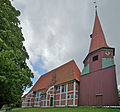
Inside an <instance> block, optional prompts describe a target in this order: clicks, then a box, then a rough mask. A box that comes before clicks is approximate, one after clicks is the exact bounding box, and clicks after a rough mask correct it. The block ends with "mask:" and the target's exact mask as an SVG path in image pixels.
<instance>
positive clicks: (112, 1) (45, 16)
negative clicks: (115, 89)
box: [13, 0, 120, 91]
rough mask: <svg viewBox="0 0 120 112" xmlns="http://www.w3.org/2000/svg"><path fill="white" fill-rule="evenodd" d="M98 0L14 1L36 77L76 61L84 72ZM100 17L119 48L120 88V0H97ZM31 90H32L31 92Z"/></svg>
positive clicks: (108, 36)
mask: <svg viewBox="0 0 120 112" xmlns="http://www.w3.org/2000/svg"><path fill="white" fill-rule="evenodd" d="M93 1H94V0H14V1H13V5H14V6H15V7H16V8H17V9H19V10H20V11H21V16H20V17H19V19H20V21H21V26H22V28H23V29H22V32H23V35H24V38H25V42H24V45H25V47H26V49H27V52H28V53H29V56H30V59H29V61H28V60H27V63H28V66H29V67H30V69H31V70H32V71H33V73H34V75H35V78H34V79H33V83H35V82H36V80H37V79H38V78H39V77H40V75H42V74H44V73H46V72H48V71H50V70H52V69H54V68H56V67H58V66H60V65H62V64H64V63H66V62H68V61H70V60H72V59H74V60H75V61H76V63H77V65H78V67H79V68H80V70H81V71H82V69H83V63H82V62H83V60H84V58H85V57H86V55H87V53H88V50H89V46H90V37H89V35H90V34H91V33H92V30H93V25H94V18H95V10H94V5H93ZM97 1H98V15H99V19H100V22H101V25H102V28H103V31H104V34H105V37H106V41H107V43H108V45H109V46H110V47H114V48H116V56H115V63H116V65H117V68H116V69H117V82H118V84H119V85H120V75H119V73H120V69H119V68H120V60H119V57H120V49H119V48H120V38H119V32H120V13H119V11H120V7H119V4H120V0H97ZM27 91H28V90H27Z"/></svg>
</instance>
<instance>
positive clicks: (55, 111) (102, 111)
mask: <svg viewBox="0 0 120 112" xmlns="http://www.w3.org/2000/svg"><path fill="white" fill-rule="evenodd" d="M10 112H120V109H112V108H104V107H64V108H16V109H13V110H12V111H10Z"/></svg>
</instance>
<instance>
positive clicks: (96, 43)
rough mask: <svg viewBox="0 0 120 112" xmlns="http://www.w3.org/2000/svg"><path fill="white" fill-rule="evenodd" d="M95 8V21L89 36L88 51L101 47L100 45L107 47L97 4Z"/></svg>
mask: <svg viewBox="0 0 120 112" xmlns="http://www.w3.org/2000/svg"><path fill="white" fill-rule="evenodd" d="M95 9H96V16H95V23H94V28H93V33H92V36H91V39H92V40H91V44H90V49H89V53H91V52H93V51H95V50H97V49H99V48H102V47H108V45H107V43H106V40H105V36H104V33H103V30H102V27H101V24H100V21H99V18H98V14H97V5H96V6H95Z"/></svg>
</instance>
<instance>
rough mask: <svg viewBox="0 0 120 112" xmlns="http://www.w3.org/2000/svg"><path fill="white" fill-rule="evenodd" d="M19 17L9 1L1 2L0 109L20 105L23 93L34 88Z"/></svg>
mask: <svg viewBox="0 0 120 112" xmlns="http://www.w3.org/2000/svg"><path fill="white" fill-rule="evenodd" d="M18 16H20V12H19V11H18V10H16V9H15V8H14V7H13V6H12V4H11V2H10V1H9V0H0V108H1V107H2V106H3V105H5V104H7V105H10V104H15V105H16V104H18V103H20V102H21V96H22V93H23V91H24V90H25V89H26V87H30V86H32V81H31V78H33V73H32V72H31V70H30V69H29V68H28V66H27V64H26V59H28V58H29V56H28V54H27V52H26V49H25V47H24V46H23V41H24V37H23V34H22V33H21V27H20V21H19V19H18Z"/></svg>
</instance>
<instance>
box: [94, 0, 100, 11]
mask: <svg viewBox="0 0 120 112" xmlns="http://www.w3.org/2000/svg"><path fill="white" fill-rule="evenodd" d="M98 1H99V0H94V2H93V3H94V5H95V10H96V13H97V7H98V6H97V2H98Z"/></svg>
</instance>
